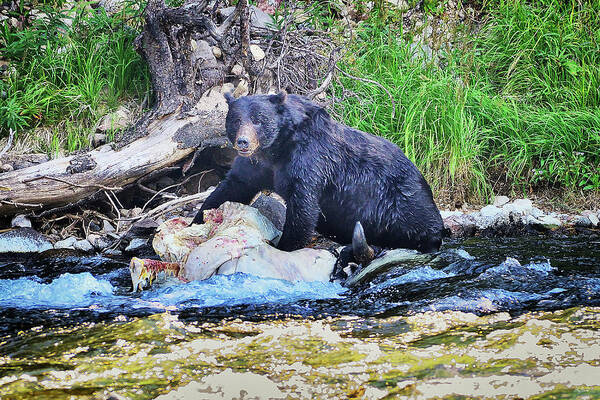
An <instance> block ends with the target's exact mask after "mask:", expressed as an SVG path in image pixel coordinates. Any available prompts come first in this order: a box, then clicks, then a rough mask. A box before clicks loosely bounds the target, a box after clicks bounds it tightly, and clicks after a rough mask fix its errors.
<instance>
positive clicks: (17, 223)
mask: <svg viewBox="0 0 600 400" xmlns="http://www.w3.org/2000/svg"><path fill="white" fill-rule="evenodd" d="M10 226H11V227H13V228H31V221H30V220H29V218H27V217H26V216H25V215H23V214H19V215H17V216H15V217H14V218H13V219H12V221H10Z"/></svg>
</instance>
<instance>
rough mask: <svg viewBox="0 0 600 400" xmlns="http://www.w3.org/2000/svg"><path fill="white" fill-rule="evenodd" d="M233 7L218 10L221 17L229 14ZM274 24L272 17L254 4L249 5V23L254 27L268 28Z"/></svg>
mask: <svg viewBox="0 0 600 400" xmlns="http://www.w3.org/2000/svg"><path fill="white" fill-rule="evenodd" d="M234 10H235V7H226V8H222V9H221V10H219V14H221V17H222V18H227V17H228V16H230V15H231V14H232V13H233V11H234ZM273 24H274V22H273V17H271V16H270V15H269V14H267V13H266V12H264V11H263V10H261V9H260V8H258V7H256V6H250V25H251V26H252V27H254V28H261V29H265V28H269V27H271V26H272V25H273Z"/></svg>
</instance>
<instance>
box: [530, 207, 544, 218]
mask: <svg viewBox="0 0 600 400" xmlns="http://www.w3.org/2000/svg"><path fill="white" fill-rule="evenodd" d="M531 216H532V217H534V218H540V217H542V216H544V212H543V211H542V210H540V209H539V208H537V207H533V208H532V209H531Z"/></svg>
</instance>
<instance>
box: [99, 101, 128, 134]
mask: <svg viewBox="0 0 600 400" xmlns="http://www.w3.org/2000/svg"><path fill="white" fill-rule="evenodd" d="M131 118H132V116H131V112H130V111H129V110H128V109H127V108H126V107H125V106H121V107H119V108H118V109H117V110H116V111H114V112H112V113H110V114H107V115H105V116H104V117H102V118H101V119H100V122H98V125H97V126H96V132H99V133H105V132H111V131H116V130H119V129H123V128H125V127H127V126H128V125H129V124H130V123H131Z"/></svg>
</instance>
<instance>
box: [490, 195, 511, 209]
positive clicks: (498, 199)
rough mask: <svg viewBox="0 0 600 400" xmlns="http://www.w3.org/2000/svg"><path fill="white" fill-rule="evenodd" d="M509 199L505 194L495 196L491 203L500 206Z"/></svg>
mask: <svg viewBox="0 0 600 400" xmlns="http://www.w3.org/2000/svg"><path fill="white" fill-rule="evenodd" d="M509 201H510V199H509V198H508V197H507V196H496V197H495V198H494V203H493V205H495V206H496V207H502V206H503V205H505V204H506V203H508V202H509Z"/></svg>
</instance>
